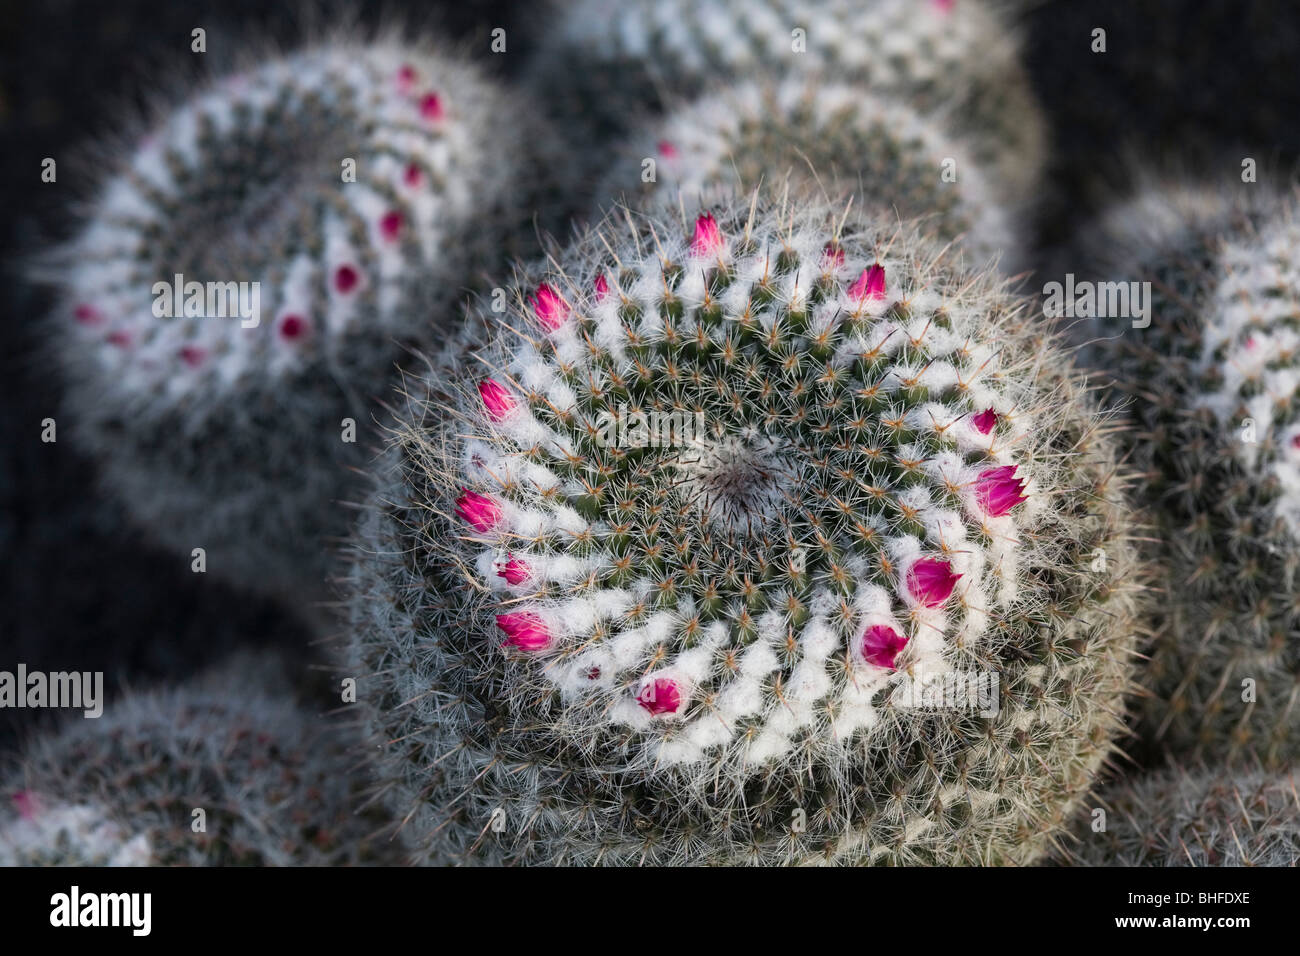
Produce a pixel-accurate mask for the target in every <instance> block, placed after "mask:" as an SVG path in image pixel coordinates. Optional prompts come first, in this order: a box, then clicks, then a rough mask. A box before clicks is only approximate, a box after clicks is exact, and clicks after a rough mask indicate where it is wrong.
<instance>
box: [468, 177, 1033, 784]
mask: <svg viewBox="0 0 1300 956" xmlns="http://www.w3.org/2000/svg"><path fill="white" fill-rule="evenodd" d="M755 200H757V195H755ZM720 215H721V218H716V217H715V216H714V215H713V213H705V214H703V215H701V216H700V217H699V219H698V220H697V221H696V222H695V223H694V224H693V226H692V227H691V230H690V232H687V231H684V230H683V231H676V234H673V233H667V234H665V233H664V232H663V231H662V230H661V228H660V226H661V224H660V223H639V224H635V225H633V226H631V227H629V229H628V230H621V231H622V232H623V234H622V235H617V236H613V235H611V236H607V237H606V238H605V242H607V243H608V244H609V246H610V247H611V250H612V251H611V252H609V253H607V254H604V255H601V254H598V252H597V249H596V246H595V243H593V244H592V245H590V246H588V247H587V248H585V249H583V250H581V251H580V252H578V253H577V254H576V255H575V256H573V257H572V258H570V259H567V260H566V261H565V263H564V267H565V268H564V270H563V271H559V272H553V273H549V274H548V275H547V276H545V277H544V279H543V281H542V282H541V283H539V284H538V287H537V288H538V291H537V292H536V293H535V294H534V295H533V297H532V300H531V303H525V305H524V308H523V310H522V311H521V313H520V314H519V315H518V318H520V319H523V320H524V321H525V322H526V323H527V324H526V325H516V326H515V329H514V334H515V335H517V336H520V337H521V341H520V343H519V344H518V345H516V346H515V347H514V348H513V349H509V350H508V351H507V350H504V349H503V350H502V351H501V352H499V353H493V355H492V357H491V358H487V357H486V356H484V358H485V361H488V362H489V363H490V364H492V365H493V366H494V374H493V375H492V376H491V379H492V380H493V381H494V382H497V383H499V384H500V385H501V386H502V387H503V388H504V389H505V390H506V391H507V394H508V400H509V401H511V402H514V403H516V404H517V407H512V408H510V409H509V411H507V412H505V413H504V414H501V415H494V414H491V413H490V411H489V410H486V409H485V413H484V414H483V415H481V416H480V417H479V428H478V429H477V434H475V435H474V436H473V438H472V439H471V440H469V441H468V442H467V443H466V444H465V445H464V458H463V461H462V465H461V474H460V476H459V480H461V481H463V487H462V488H460V489H457V491H458V492H459V498H460V502H461V510H462V514H464V515H465V517H466V520H467V522H468V527H467V528H466V530H465V532H464V535H465V536H466V537H467V538H468V540H469V541H472V542H473V543H474V544H476V545H477V546H478V549H479V553H478V555H477V558H476V562H475V565H474V566H475V569H476V572H477V573H475V574H473V579H474V583H475V585H476V586H478V587H488V588H492V589H493V590H494V591H496V592H497V599H498V600H499V601H500V602H501V604H502V607H501V610H502V611H503V612H505V613H508V614H512V615H522V614H528V615H532V616H534V617H536V618H537V619H538V620H539V621H540V622H541V624H542V626H543V628H544V629H545V630H546V632H547V634H548V635H549V640H548V641H547V644H546V647H545V648H538V649H536V652H537V653H538V654H539V655H540V656H541V657H542V658H544V663H542V664H539V665H538V666H537V667H536V672H537V675H538V676H539V677H540V678H542V680H543V681H545V682H547V683H550V684H552V685H553V686H554V687H555V688H556V689H557V690H559V691H561V692H562V694H563V696H564V697H565V699H566V701H568V703H567V706H568V707H569V708H570V709H571V717H572V719H575V720H581V721H582V722H590V723H592V724H594V725H604V726H605V727H608V726H609V725H610V724H614V725H626V726H628V727H631V728H634V729H636V730H637V731H638V732H639V733H641V734H644V735H645V744H646V745H647V751H646V753H645V754H644V757H643V759H645V760H646V761H647V763H653V762H656V761H662V760H668V761H677V760H688V761H689V760H697V759H700V757H701V756H702V755H703V754H704V753H705V752H706V751H708V750H711V749H713V748H716V747H724V748H733V747H734V748H737V750H738V752H737V753H736V754H735V757H736V759H737V760H739V761H741V762H743V763H755V762H761V761H762V760H763V759H764V757H765V756H766V755H769V754H771V755H777V754H789V753H791V752H792V751H793V750H794V747H793V745H792V738H794V737H798V736H800V734H801V731H802V729H803V728H804V727H806V726H807V725H808V724H809V723H811V722H813V721H814V720H815V718H814V714H815V713H817V712H818V711H819V710H820V708H822V707H825V706H827V705H830V706H832V707H834V708H835V709H836V710H837V711H843V714H842V720H841V722H840V723H839V724H838V730H839V732H840V733H841V734H843V735H849V734H851V733H852V731H853V729H854V728H856V727H857V726H861V725H864V724H868V723H871V722H872V721H873V714H872V711H873V708H872V707H871V705H870V699H871V695H870V694H866V693H865V688H866V687H868V686H870V687H873V688H878V685H879V684H880V683H881V678H882V677H885V676H886V675H887V674H888V673H889V672H890V671H892V670H893V668H894V665H895V659H894V657H893V656H892V655H882V654H879V653H876V652H874V651H873V650H871V649H870V648H868V647H866V646H864V642H863V638H862V635H863V634H864V633H865V632H867V631H868V630H870V629H871V628H872V627H876V628H883V629H887V630H888V631H889V632H891V633H892V634H894V635H895V637H894V639H895V640H896V641H897V642H898V643H899V646H900V647H902V646H903V645H904V644H906V645H909V646H910V649H909V650H908V652H907V653H906V654H905V659H907V660H910V661H912V662H914V663H918V664H921V663H925V664H929V665H932V666H940V665H941V664H942V663H945V662H946V659H947V658H948V651H949V649H950V648H952V647H963V646H970V645H974V644H976V643H978V642H979V641H980V640H981V639H982V638H983V637H984V636H985V634H986V630H987V627H988V619H989V616H990V615H991V614H995V613H997V611H998V609H999V608H1004V607H1006V606H1008V605H1009V604H1011V603H1013V602H1014V601H1015V600H1016V599H1017V597H1019V596H1020V595H1021V590H1022V588H1023V583H1022V581H1021V580H1020V574H1019V571H1018V561H1019V555H1018V553H1017V552H1018V545H1019V543H1020V540H1021V538H1022V530H1021V526H1020V523H1019V519H1020V512H1023V511H1030V510H1033V506H1025V505H1023V504H1022V502H1023V501H1024V499H1025V498H1026V497H1027V496H1029V497H1032V495H1033V492H1034V489H1036V488H1038V487H1040V485H1039V484H1038V482H1040V481H1042V480H1047V481H1051V480H1052V476H1051V474H1050V472H1048V471H1046V470H1042V469H1043V468H1044V464H1040V463H1036V462H1035V463H1031V464H1029V465H1028V467H1027V468H1023V469H1021V468H1020V467H1019V466H1020V451H1021V448H1022V447H1024V445H1025V443H1026V438H1027V431H1028V430H1029V429H1030V428H1032V427H1034V425H1035V421H1034V414H1035V411H1036V410H1035V409H1034V408H1033V407H1032V406H1031V405H1030V404H1029V403H1028V401H1027V399H1026V396H1025V395H1024V394H1023V389H1021V388H1020V387H1018V385H1017V384H1016V382H1015V378H1014V376H1008V375H1007V374H1006V369H1005V368H1004V367H1003V365H1002V361H1001V358H1000V356H999V355H998V354H997V353H998V349H997V346H996V344H995V343H996V341H997V339H996V334H995V330H996V328H997V327H998V325H999V324H1000V323H1002V322H1005V321H1007V320H1006V318H1005V317H1004V316H1002V315H999V314H998V312H997V310H996V309H994V310H989V309H988V308H987V305H988V304H989V302H990V297H991V296H992V295H993V293H992V291H991V290H990V289H989V288H988V287H987V286H986V285H985V286H981V284H980V283H972V284H969V285H966V284H957V283H946V282H942V281H940V282H935V281H934V280H933V278H932V273H930V272H929V271H928V270H931V269H932V268H933V266H932V264H931V262H930V261H929V259H928V258H926V257H927V256H928V255H930V253H929V251H928V250H925V249H921V248H916V247H915V246H914V245H913V244H912V243H911V242H909V241H908V240H907V239H905V238H903V237H902V236H901V235H899V234H897V233H893V234H891V233H887V232H883V231H881V230H880V229H879V227H877V226H874V225H872V226H868V227H865V228H864V227H862V226H860V225H857V224H856V223H855V224H849V223H846V224H845V225H844V226H843V227H841V228H840V229H838V230H836V229H835V228H834V227H833V225H831V224H830V223H828V222H822V223H817V222H815V221H813V220H810V219H809V218H808V217H806V216H792V215H790V214H789V213H785V214H783V213H782V212H781V211H778V210H768V209H764V210H762V211H761V213H760V212H758V211H757V210H755V209H751V208H750V207H749V206H747V205H745V204H744V203H735V204H733V205H731V206H729V207H727V208H726V209H725V211H724V212H722V213H720ZM593 253H595V254H593ZM980 416H984V417H980ZM981 426H983V427H981ZM643 433H644V434H643ZM665 446H666V447H665ZM467 501H470V502H481V508H482V510H479V511H476V512H474V513H472V514H471V513H468V512H469V508H468V507H467V505H466V502H467ZM464 543H467V542H464V541H462V542H458V543H457V549H458V550H459V548H461V547H463V546H464ZM503 555H504V558H505V560H506V561H514V562H516V564H517V566H519V567H520V573H521V574H523V580H521V581H520V583H519V584H515V585H512V584H510V583H509V581H508V580H507V578H506V577H505V576H503V575H502V574H501V573H499V572H497V571H495V570H493V564H494V562H499V561H500V560H501V559H502V557H503ZM525 569H526V570H525ZM511 620H513V618H511ZM507 629H508V627H507ZM844 650H849V651H850V654H849V656H848V658H846V660H845V661H844V662H843V665H842V666H840V667H837V668H835V669H834V676H833V677H832V676H830V674H828V672H827V659H828V658H829V657H830V656H831V655H833V654H835V653H836V652H842V651H844ZM769 681H776V682H777V683H778V684H779V685H781V686H783V687H784V688H785V690H784V692H783V694H781V695H774V696H773V697H772V698H771V699H769V700H768V701H767V702H766V704H765V706H758V707H755V706H754V705H755V703H756V702H757V701H758V699H759V695H758V689H759V687H761V686H762V685H763V684H764V683H765V682H769ZM665 682H668V683H671V685H672V686H673V687H675V688H676V690H677V695H678V697H677V701H676V703H675V705H674V706H672V707H667V708H663V707H660V708H655V707H647V706H645V697H646V695H647V694H650V695H653V694H654V693H655V688H656V686H657V685H658V686H667V685H666V683H665ZM782 696H784V697H786V698H788V700H787V701H785V702H782V701H781V700H780V697H782ZM718 708H720V709H721V712H722V713H723V714H724V715H725V716H724V719H723V720H722V721H719V720H718V718H717V715H716V713H715V710H716V709H718ZM723 728H728V729H729V732H725V733H724V732H723Z"/></svg>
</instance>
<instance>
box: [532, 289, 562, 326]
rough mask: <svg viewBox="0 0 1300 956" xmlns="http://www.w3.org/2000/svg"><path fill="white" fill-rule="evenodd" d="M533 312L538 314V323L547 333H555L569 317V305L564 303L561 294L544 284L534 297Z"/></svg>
mask: <svg viewBox="0 0 1300 956" xmlns="http://www.w3.org/2000/svg"><path fill="white" fill-rule="evenodd" d="M533 312H534V313H536V315H537V321H538V322H540V323H541V324H542V328H544V329H546V331H547V332H554V331H555V330H556V329H558V328H559V327H560V326H561V325H563V324H564V320H565V319H567V318H568V317H569V303H567V302H565V301H564V298H563V297H562V296H561V295H560V293H558V292H556V291H555V289H553V288H552V287H551V286H550V285H548V284H547V283H545V282H543V283H542V284H541V285H539V286H538V287H537V294H536V295H535V296H533Z"/></svg>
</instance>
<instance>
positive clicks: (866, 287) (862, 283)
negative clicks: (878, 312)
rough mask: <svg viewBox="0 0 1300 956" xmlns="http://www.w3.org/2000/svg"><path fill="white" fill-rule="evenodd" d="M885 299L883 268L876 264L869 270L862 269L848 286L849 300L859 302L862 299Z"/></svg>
mask: <svg viewBox="0 0 1300 956" xmlns="http://www.w3.org/2000/svg"><path fill="white" fill-rule="evenodd" d="M884 297H885V267H884V266H882V265H881V264H880V263H876V264H875V265H874V266H872V267H871V268H870V269H863V270H862V275H860V276H858V278H857V280H856V281H855V282H854V283H853V285H851V286H849V298H851V299H857V300H858V301H859V302H861V301H862V300H864V299H883V298H884Z"/></svg>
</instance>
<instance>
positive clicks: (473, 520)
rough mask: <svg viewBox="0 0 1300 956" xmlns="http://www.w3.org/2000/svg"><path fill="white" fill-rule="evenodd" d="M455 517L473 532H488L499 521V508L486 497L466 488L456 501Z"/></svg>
mask: <svg viewBox="0 0 1300 956" xmlns="http://www.w3.org/2000/svg"><path fill="white" fill-rule="evenodd" d="M456 516H457V517H459V518H460V519H461V520H463V521H466V522H468V523H469V525H470V526H471V527H473V529H474V530H475V531H490V530H491V529H492V528H493V527H494V526H495V525H496V523H497V522H498V521H500V520H501V506H500V505H498V504H497V503H496V502H495V501H493V500H492V499H491V498H488V497H487V496H486V495H480V494H476V493H475V492H473V491H470V490H469V489H468V488H466V489H463V490H462V491H461V493H460V497H459V498H457V499H456Z"/></svg>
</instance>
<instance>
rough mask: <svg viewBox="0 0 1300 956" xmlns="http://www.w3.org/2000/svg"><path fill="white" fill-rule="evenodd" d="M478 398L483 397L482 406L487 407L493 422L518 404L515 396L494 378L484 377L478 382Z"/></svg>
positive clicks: (499, 419)
mask: <svg viewBox="0 0 1300 956" xmlns="http://www.w3.org/2000/svg"><path fill="white" fill-rule="evenodd" d="M478 394H479V398H481V399H483V407H484V408H486V409H487V413H488V417H489V418H491V419H492V420H493V421H494V422H499V421H501V419H503V418H505V417H506V416H507V415H509V414H510V413H511V412H513V411H514V410H515V406H516V405H517V404H518V403H517V402H516V401H515V397H514V396H513V395H511V394H510V391H509V389H507V388H506V387H505V386H504V385H502V384H501V383H500V382H498V381H496V379H491V378H489V379H484V380H483V381H481V382H479V383H478Z"/></svg>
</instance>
